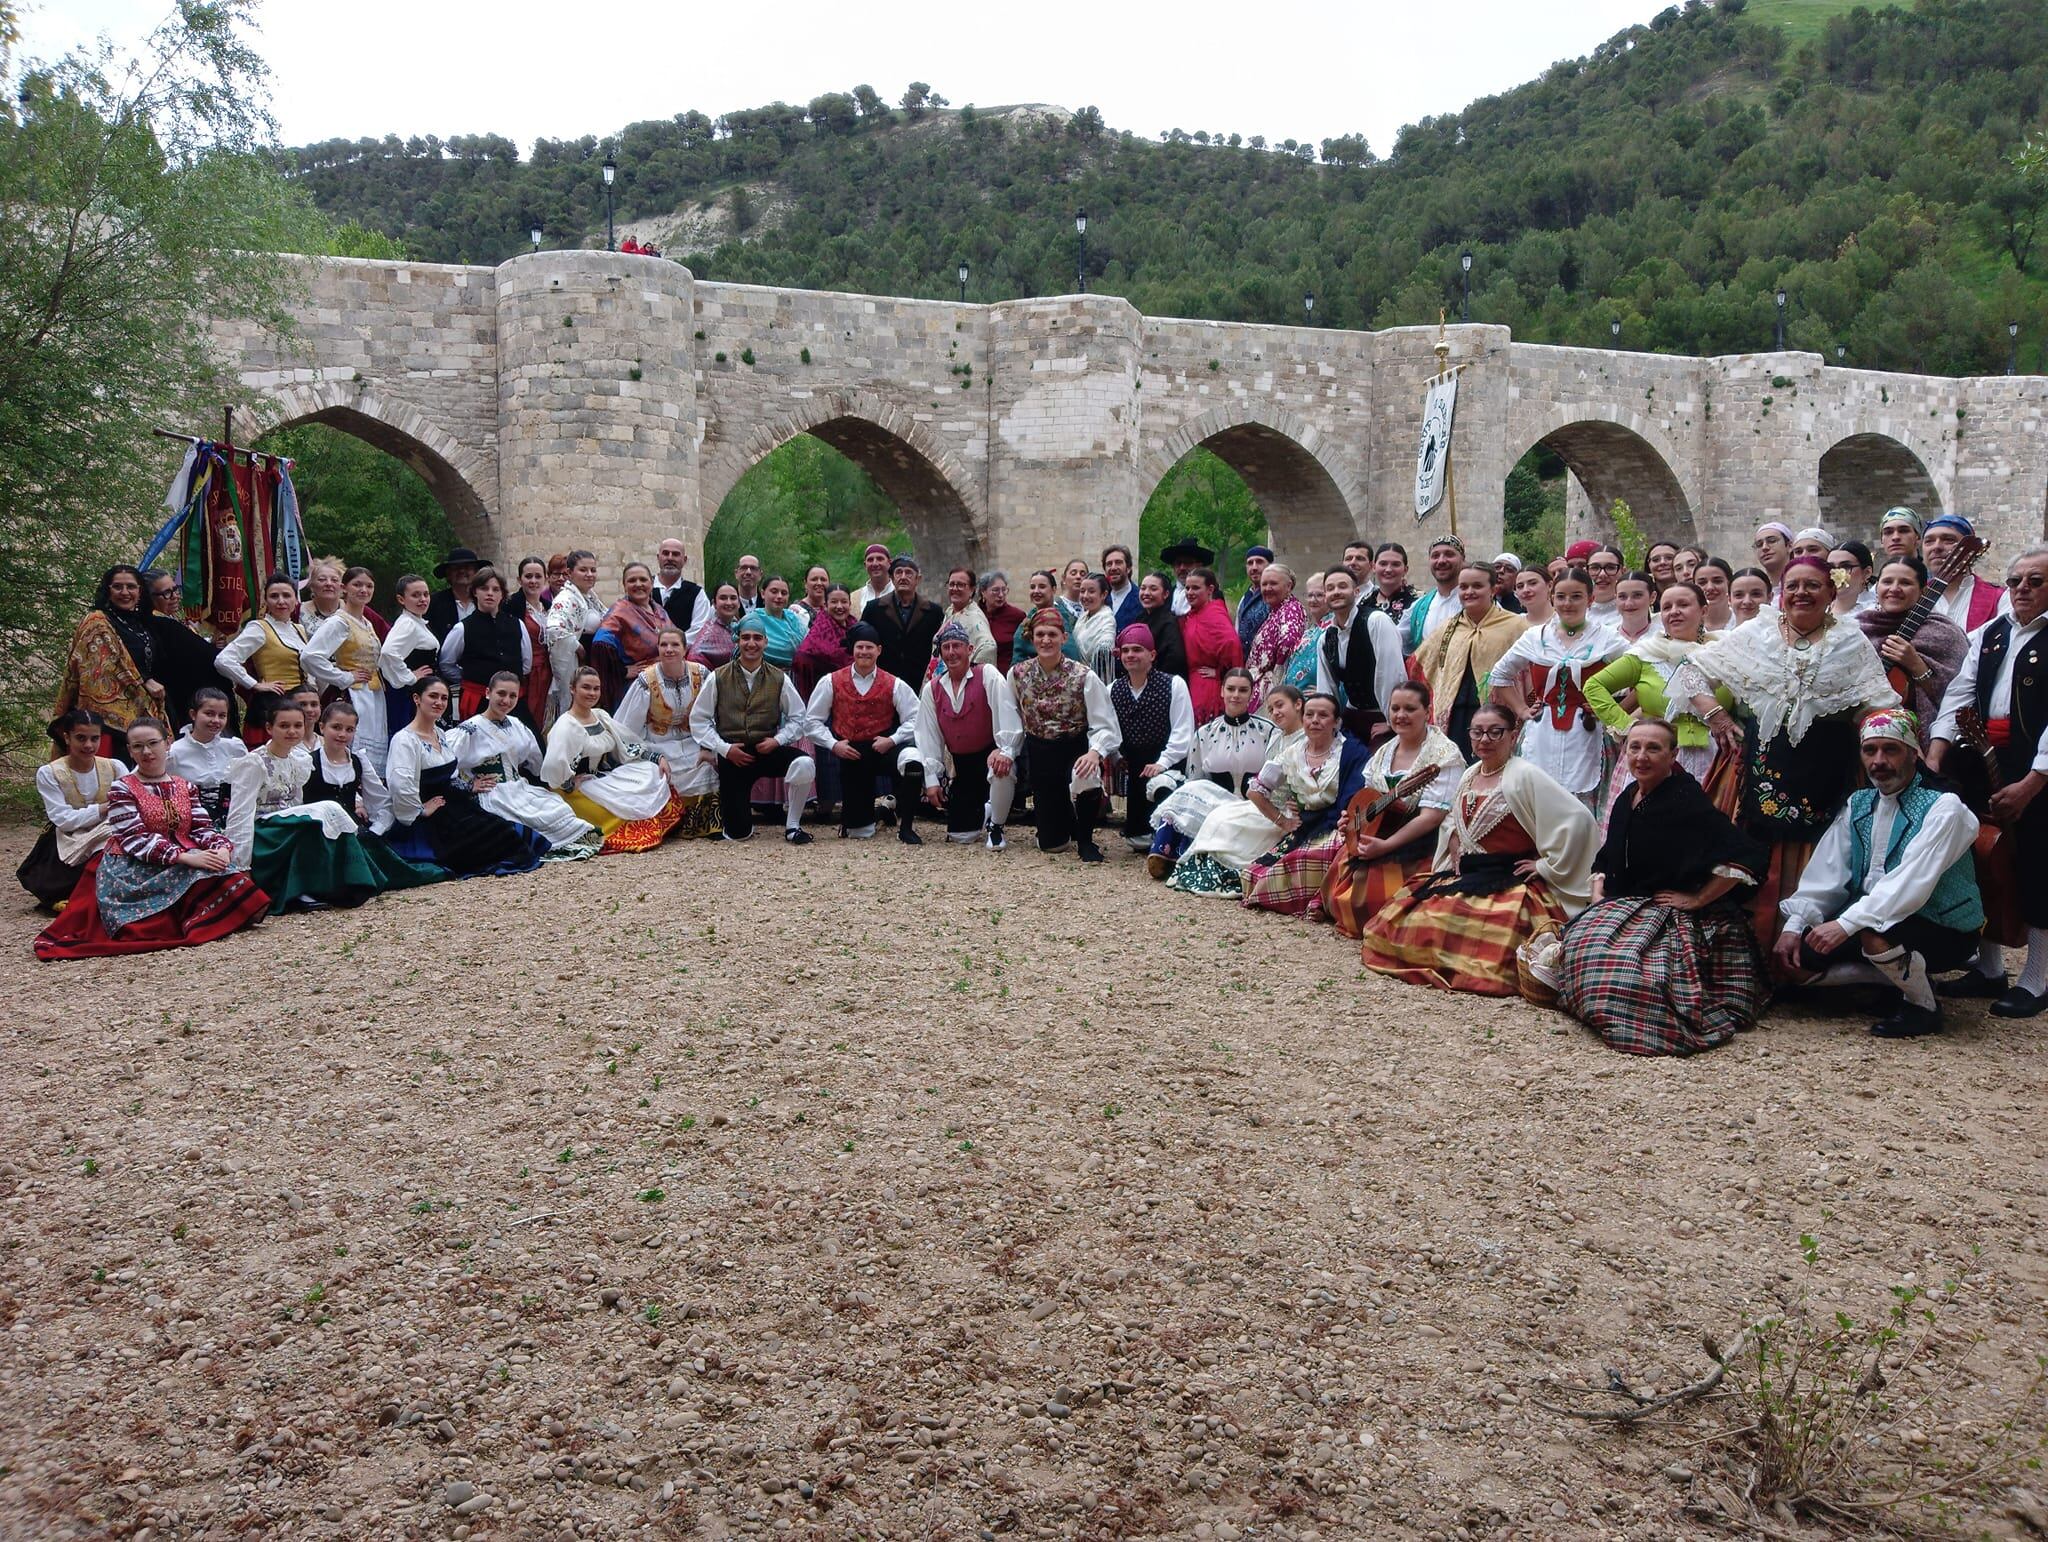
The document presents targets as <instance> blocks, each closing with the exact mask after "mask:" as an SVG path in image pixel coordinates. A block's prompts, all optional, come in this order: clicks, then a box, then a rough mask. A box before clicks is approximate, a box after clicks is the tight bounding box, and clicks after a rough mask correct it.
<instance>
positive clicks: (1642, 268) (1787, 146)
mask: <svg viewBox="0 0 2048 1542" xmlns="http://www.w3.org/2000/svg"><path fill="white" fill-rule="evenodd" d="M927 89H928V88H927ZM2044 99H2048V8H2044V7H2042V6H2040V5H2039V4H2038V3H2036V0H1923V4H1922V5H1921V6H1920V7H1919V8H1918V9H1917V10H1913V11H1903V10H1898V9H1888V10H1883V11H1876V12H1873V11H1869V10H1864V9H1853V10H1852V9H1848V8H1846V7H1845V6H1844V5H1842V4H1841V3H1839V0H1751V3H1750V4H1749V5H1748V6H1746V7H1745V6H1743V5H1742V4H1741V0H1721V4H1720V5H1718V6H1710V5H1706V4H1703V3H1695V4H1692V5H1690V6H1688V7H1687V8H1685V9H1683V10H1681V9H1679V8H1676V7H1674V8H1673V9H1671V10H1668V11H1666V12H1664V13H1662V14H1661V15H1660V16H1658V17H1657V18H1656V19H1655V20H1654V21H1652V22H1650V23H1648V24H1646V25H1643V26H1638V27H1634V28H1630V29H1629V30H1627V31H1625V32H1622V33H1619V34H1617V35H1616V36H1615V37H1614V38H1612V39H1610V40H1609V41H1608V42H1607V43H1605V44H1603V45H1602V46H1601V47H1600V48H1598V49H1596V50H1595V51H1594V52H1593V53H1592V54H1590V55H1588V56H1587V57H1586V58H1583V59H1576V60H1570V61H1565V62H1562V63H1559V64H1556V65H1553V66H1552V67H1551V68H1549V69H1548V70H1546V71H1545V72H1544V73H1543V74H1542V76H1541V77H1540V78H1538V79H1536V80H1532V81H1530V82H1529V83H1528V84H1526V85H1523V86H1521V87H1518V88H1516V89H1515V90H1513V91H1510V92H1507V93H1505V94H1504V95H1501V96H1497V97H1490V98H1486V99H1483V100H1480V101H1477V102H1474V103H1472V104H1471V105H1469V106H1468V107H1466V108H1464V109H1463V110H1462V111H1458V112H1452V113H1447V114H1445V115H1443V116H1441V117H1436V118H1429V119H1425V120H1423V121H1422V122H1421V123H1418V124H1414V125H1411V126H1410V127H1408V128H1406V129H1404V130H1402V132H1401V134H1400V135H1399V137H1398V138H1397V140H1396V142H1395V143H1394V144H1393V145H1391V146H1382V147H1377V149H1378V150H1379V151H1380V152H1382V153H1379V154H1376V153H1375V148H1376V147H1371V146H1368V145H1366V144H1365V143H1364V142H1363V141H1362V140H1360V139H1357V138H1356V137H1346V138H1343V139H1336V140H1326V141H1324V142H1323V144H1322V145H1321V146H1320V147H1314V146H1308V145H1296V144H1295V142H1294V141H1292V140H1286V141H1282V142H1281V143H1280V144H1279V145H1278V146H1272V145H1268V144H1267V143H1266V142H1265V140H1263V139H1262V138H1258V137H1256V136H1253V137H1250V138H1245V137H1241V136H1240V135H1237V134H1222V133H1213V132H1210V131H1206V130H1204V131H1199V132H1183V131H1181V130H1177V129H1176V130H1173V131H1171V132H1170V133H1169V134H1167V135H1165V136H1164V137H1163V138H1161V139H1151V138H1144V137H1140V136H1138V135H1136V134H1133V133H1130V132H1121V133H1119V132H1115V131H1112V130H1111V129H1109V128H1108V127H1107V126H1105V125H1104V124H1103V123H1102V120H1101V115H1100V114H1099V113H1098V112H1096V111H1095V110H1094V109H1092V108H1085V107H1084V108H1082V109H1080V110H1078V111H1075V112H1073V113H1066V112H1062V111H1058V110H1051V109H1043V108H1011V109H1002V110H995V109H991V110H984V111H977V110H976V109H974V108H972V107H967V108H962V109H959V110H957V111H951V110H945V109H943V108H942V107H940V106H935V105H934V103H943V100H944V99H943V98H942V97H937V96H935V95H928V96H923V97H922V98H921V97H920V93H919V92H918V91H916V90H913V91H912V92H910V93H906V101H907V104H908V105H907V106H899V107H896V108H890V107H889V106H887V105H886V104H885V103H884V102H883V101H882V99H881V98H880V97H879V96H878V95H877V94H876V93H874V92H872V91H870V90H868V89H867V88H865V87H863V88H860V89H859V90H857V91H855V92H853V93H847V94H841V93H827V94H825V95H822V96H820V97H817V98H814V99H813V100H812V101H811V102H809V103H808V104H807V105H806V106H804V107H796V106H793V105H790V104H785V103H777V104H772V105H771V106H768V107H764V108H760V109H756V110H753V111H750V112H742V113H732V114H727V115H726V116H724V117H722V118H719V119H717V120H715V121H714V120H713V119H712V118H710V117H708V116H706V115H705V114H702V113H698V112H684V113H680V114H678V115H677V116H676V117H675V118H673V119H671V120H667V121H664V122H647V123H636V124H633V125H631V126H629V127H628V128H626V129H625V130H624V131H623V132H622V133H621V134H620V135H619V136H618V137H617V140H616V141H615V142H614V141H601V140H599V139H598V138H596V137H594V136H587V137H585V138H583V139H580V140H575V141H542V142H540V143H539V144H538V145H536V147H535V150H534V154H533V155H532V157H531V158H529V159H522V158H520V156H519V155H518V152H517V148H516V146H514V145H512V144H511V142H510V141H508V140H505V139H502V138H500V137H497V136H493V135H481V136H465V137H458V138H455V139H451V140H447V141H438V140H431V139H429V140H415V141H411V142H409V143H403V142H401V141H399V140H398V139H397V138H395V137H391V138H386V139H383V140H361V141H334V142H330V143H328V144H323V145H315V146H307V147H304V148H303V149H301V150H298V151H295V152H291V160H290V164H291V166H292V167H293V175H294V176H295V178H296V180H297V181H298V182H299V183H300V184H301V185H302V186H303V187H304V188H305V189H306V191H307V192H308V193H309V194H310V195H311V196H312V198H313V199H314V200H315V201H316V202H317V203H318V204H319V205H320V206H321V207H322V208H323V209H324V210H326V211H327V212H328V213H329V214H330V215H331V216H332V217H334V218H335V219H337V220H349V221H356V222H359V223H360V224H362V225H363V226H365V227H367V228H369V229H371V230H374V231H379V232H382V233H384V234H386V235H388V236H390V237H392V238H394V239H395V240H397V241H398V242H399V243H400V244H401V245H402V246H403V247H404V248H405V249H407V250H409V251H411V252H413V253H414V254H416V255H418V256H420V257H423V258H428V259H433V260H442V261H475V262H493V261H498V260H502V259H503V258H505V257H507V256H510V255H512V254H513V253H514V252H516V251H519V250H522V249H523V248H524V246H525V243H526V232H527V230H528V228H529V225H530V224H531V222H532V221H533V220H535V219H539V220H540V221H541V222H542V224H543V226H544V228H545V231H546V234H547V240H548V242H549V244H552V245H573V244H588V243H590V242H593V241H602V239H603V229H604V205H603V190H602V186H601V182H600V179H599V177H598V175H597V163H598V162H599V161H600V160H602V159H603V156H604V154H605V152H606V149H607V148H608V147H609V148H613V149H615V150H616V153H617V158H618V165H619V175H618V186H617V189H616V192H617V198H618V214H619V217H620V220H621V221H622V228H623V229H624V230H627V231H634V232H637V233H640V234H642V235H645V236H648V237H651V238H652V239H654V240H656V241H658V242H661V243H662V244H663V247H664V250H665V251H666V252H667V253H668V255H670V256H674V257H677V258H680V259H681V260H683V261H685V262H687V263H688V264H689V265H690V266H691V267H692V268H693V269H695V270H696V271H698V272H700V273H703V274H706V275H709V276H713V277H717V278H722V279H731V280H744V281H753V282H763V283H778V284H791V285H801V286H808V287H820V288H844V289H856V290H870V291H879V292H884V293H899V294H916V295H928V296H943V295H950V294H953V293H956V292H957V290H956V285H955V279H954V267H955V264H956V262H957V261H959V260H960V259H961V258H965V259H966V260H967V261H968V263H969V264H970V267H971V277H970V283H969V294H970V296H971V297H972V298H975V299H979V300H996V299H1003V298H1009V297H1014V296H1019V295H1031V294H1045V293H1058V292H1063V291H1066V290H1070V289H1071V288H1072V287H1073V284H1074V263H1075V256H1076V252H1075V244H1076V243H1075V238H1074V231H1073V223H1072V220H1073V213H1074V211H1075V210H1076V209H1077V208H1082V207H1085V208H1086V209H1087V210H1088V212H1089V215H1090V225H1089V231H1088V241H1087V264H1088V280H1089V286H1090V287H1091V288H1092V289H1096V290H1099V291H1103V292H1109V293H1116V294H1122V295H1125V296H1128V297H1129V298H1130V299H1131V300H1132V301H1133V302H1134V303H1135V304H1137V305H1138V306H1140V307H1141V308H1142V309H1144V310H1147V311H1149V312H1153V313H1157V314H1175V315H1186V316H1198V317H1210V318H1217V319H1230V320H1263V321H1292V320H1297V319H1299V318H1300V317H1301V315H1302V296H1303V294H1304V293H1305V292H1307V291H1313V292H1314V293H1315V294H1316V296H1317V308H1316V317H1317V320H1318V321H1319V322H1321V323H1325V324H1330V325H1337V326H1348V327H1362V326H1389V325H1396V324H1402V323H1412V322H1418V321H1423V320H1428V319H1433V318H1434V316H1435V314H1436V312H1437V310H1438V308H1439V307H1443V306H1448V307H1449V308H1451V309H1452V310H1453V311H1454V312H1455V310H1456V308H1457V305H1458V300H1459V271H1458V254H1459V252H1460V250H1461V249H1463V248H1466V247H1469V248H1470V249H1471V250H1472V252H1473V254H1474V258H1475V261H1474V268H1473V274H1472V296H1471V303H1472V314H1473V316H1474V317H1475V318H1483V319H1486V320H1489V321H1501V322H1505V323H1507V324H1509V325H1510V326H1512V327H1513V328H1514V329H1515V332H1516V335H1517V336H1520V337H1523V338H1527V339H1531V340H1540V341H1551V342H1566V343H1587V344H1592V343H1598V344H1605V343H1607V342H1608V341H1609V336H1610V334H1609V322H1610V320H1611V319H1612V318H1614V317H1617V316H1618V317H1619V318H1620V319H1621V321H1622V323H1623V332H1622V341H1623V343H1624V344H1625V345H1626V346H1628V347H1631V348H1647V349H1660V350H1668V351H1678V352H1717V351H1730V350H1741V349H1748V348H1756V347H1764V346H1768V345H1769V343H1770V341H1771V333H1772V306H1771V301H1770V295H1771V292H1772V290H1773V289H1774V288H1775V287H1777V286H1778V285H1780V284H1783V285H1784V286H1785V288H1786V289H1787V290H1788V291H1789V292H1790V295H1791V306H1790V340H1791V342H1792V343H1793V344H1794V345H1795V346H1800V347H1807V348H1815V349H1821V350H1824V351H1827V352H1830V353H1832V352H1833V350H1834V349H1835V347H1836V346H1837V345H1838V344H1839V345H1841V346H1843V347H1844V348H1846V350H1847V357H1848V359H1849V360H1850V362H1852V363H1861V364H1866V365H1871V366H1879V367H1886V368H1899V369H1909V370H1924V371H1930V372H1975V371H1996V370H1999V369H2002V368H2003V367H2004V366H2005V362H2006V354H2007V341H2006V335H2005V324H2006V323H2007V322H2008V321H2010V320H2018V321H2020V322H2021V324H2022V332H2023V335H2024V336H2025V337H2026V339H2027V341H2026V345H2025V348H2024V350H2023V355H2022V361H2023V363H2025V364H2029V365H2032V364H2037V363H2038V362H2039V359H2040V354H2039V343H2038V342H2037V341H2036V339H2037V338H2038V337H2039V336H2040V334H2041V332H2042V331H2043V324H2044V321H2048V304H2044V291H2043V286H2042V283H2041V280H2040V277H2039V271H2038V270H2039V267H2040V252H2039V247H2038V243H2037V242H2036V239H2035V233H2036V232H2035V227H2036V222H2037V220H2038V218H2039V216H2040V214H2041V212H2042V209H2043V206H2044V204H2048V155H2037V156H2035V157H2033V158H2031V159H2030V158H2029V157H2027V156H2026V155H2025V154H2024V153H2023V147H2024V144H2025V141H2026V138H2027V135H2028V134H2029V132H2030V131H2032V132H2034V133H2036V134H2039V133H2041V127H2040V126H2041V123H2042V112H2043V105H2044ZM1319 152H1320V156H1321V161H1320V163H1318V159H1317V157H1318V154H1319Z"/></svg>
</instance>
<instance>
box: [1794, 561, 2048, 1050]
mask: <svg viewBox="0 0 2048 1542" xmlns="http://www.w3.org/2000/svg"><path fill="white" fill-rule="evenodd" d="M2044 561H2048V558H2044ZM1858 736H1859V738H1860V739H1861V741H1862V757H1863V771H1864V774H1865V775H1866V776H1867V777H1868V778H1869V779H1870V785H1869V786H1868V787H1860V788H1858V789H1857V790H1856V791H1855V792H1853V793H1851V794H1850V795H1849V801H1848V803H1847V804H1845V805H1844V806H1843V808H1842V811H1841V812H1840V813H1839V814H1837V815H1836V816H1835V819H1834V823H1832V824H1830V825H1829V826H1828V831H1827V834H1826V835H1824V836H1822V837H1821V841H1820V845H1819V846H1817V847H1816V848H1815V849H1814V853H1813V860H1812V861H1811V862H1809V863H1807V865H1806V869H1805V871H1804V872H1803V873H1801V874H1800V878H1799V887H1798V889H1797V890H1796V891H1795V892H1794V893H1793V894H1792V895H1791V896H1790V897H1789V898H1787V899H1785V900H1784V901H1782V902H1781V904H1780V905H1779V909H1780V910H1781V911H1783V912H1784V916H1785V930H1784V933H1783V935H1782V936H1780V937H1779V939H1778V945H1777V949H1776V953H1777V961H1778V963H1779V964H1780V965H1781V966H1782V967H1783V968H1784V969H1785V970H1786V971H1787V972H1788V973H1790V974H1792V975H1793V976H1794V977H1795V978H1798V979H1801V980H1802V981H1803V982H1804V983H1807V984H1814V983H1824V984H1861V983H1865V982H1868V981H1876V982H1878V983H1880V984H1884V985H1889V986H1892V987H1893V988H1895V989H1896V990H1897V991H1898V992H1899V1003H1898V1007H1897V1009H1896V1010H1895V1011H1894V1012H1893V1013H1892V1015H1891V1016H1890V1017H1887V1018H1885V1019H1884V1020H1883V1021H1882V1022H1878V1023H1875V1024H1873V1025H1872V1026H1871V1029H1870V1031H1871V1032H1872V1033H1873V1034H1876V1035H1877V1036H1878V1037H1879V1038H1884V1039H1912V1038H1919V1037H1920V1036H1921V1035H1923V1034H1929V1033H1939V1032H1941V1007H1940V1005H1939V1003H1938V1002H1937V1001H1936V1000H1935V997H1934V989H1933V984H1932V982H1931V981H1930V980H1929V978H1928V975H1929V972H1930V971H1935V972H1946V971H1948V970H1952V969H1960V968H1962V967H1963V966H1964V965H1965V964H1967V963H1968V962H1969V961H1970V958H1971V957H1972V955H1974V954H1975V953H1976V951H1977V946H1978V937H1979V934H1980V933H1982V931H1983V929H1984V904H1983V900H1982V898H1981V897H1980V896H1979V894H1978V891H1977V864H1976V857H1975V854H1974V852H1973V850H1972V844H1973V843H1974V842H1975V840H1976V838H1977V816H1976V815H1974V814H1972V813H1971V812H1970V811H1969V809H1968V808H1966V807H1965V806H1964V805H1963V800H1962V799H1961V798H1959V797H1957V796H1956V795H1955V794H1954V793H1952V792H1949V791H1947V790H1946V789H1945V788H1944V787H1943V786H1942V785H1941V784H1939V783H1930V782H1929V781H1928V780H1927V779H1926V777H1924V776H1923V775H1921V772H1920V720H1919V719H1918V718H1917V717H1915V716H1914V715H1913V714H1912V713H1911V712H1908V711H1906V710H1905V709H1904V708H1903V707H1899V708H1892V709H1888V710H1879V711H1877V712H1873V713H1871V714H1870V716H1868V717H1866V718H1865V719H1864V720H1863V724H1862V727H1861V728H1860V729H1859V730H1858Z"/></svg>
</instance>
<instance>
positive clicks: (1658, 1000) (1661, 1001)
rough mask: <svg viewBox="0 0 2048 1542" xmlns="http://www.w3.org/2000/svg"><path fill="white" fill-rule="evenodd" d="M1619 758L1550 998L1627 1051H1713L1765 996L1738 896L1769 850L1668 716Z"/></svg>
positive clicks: (1632, 735) (1642, 729)
mask: <svg viewBox="0 0 2048 1542" xmlns="http://www.w3.org/2000/svg"><path fill="white" fill-rule="evenodd" d="M1665 592H1666V594H1667V595H1668V594H1669V593H1670V591H1669V590H1666V591H1665ZM1622 762H1623V764H1625V765H1626V766H1627V767H1628V769H1629V776H1630V781H1629V784H1628V785H1627V786H1626V787H1624V788H1623V789H1622V791H1621V793H1620V795H1619V796H1618V797H1616V798H1615V800H1614V808H1613V811H1612V815H1611V818H1610V820H1609V822H1608V826H1607V840H1606V843H1605V844H1604V845H1602V846H1601V848H1600V851H1599V853H1598V855H1596V856H1595V857H1594V858H1593V903H1592V905H1591V906H1589V907H1588V908H1587V909H1586V910H1584V911H1582V912H1581V913H1580V914H1579V916H1578V917H1577V918H1576V919H1575V920H1574V921H1573V922H1572V923H1571V924H1570V925H1569V926H1567V927H1566V928H1565V932H1564V939H1563V943H1562V945H1561V947H1560V949H1559V956H1558V982H1557V985H1558V1005H1559V1006H1560V1007H1562V1008H1563V1009H1564V1010H1565V1011H1567V1012H1569V1013H1571V1014H1572V1016H1574V1017H1576V1018H1578V1019H1579V1020H1580V1021H1581V1022H1583V1023H1585V1024H1586V1026H1587V1027H1589V1028H1591V1029H1592V1030H1593V1031H1594V1032H1595V1033H1597V1034H1599V1035H1600V1037H1601V1038H1602V1039H1604V1040H1606V1041H1607V1043H1608V1044H1609V1045H1610V1046H1612V1047H1613V1048H1615V1049H1619V1050H1626V1051H1628V1052H1629V1053H1631V1054H1637V1055H1686V1054H1692V1053H1694V1052H1695V1051H1698V1050H1703V1049H1712V1048H1713V1047H1714V1046H1715V1045H1717V1044H1725V1043H1726V1042H1727V1041H1728V1040H1729V1039H1731V1038H1733V1037H1734V1036H1735V1035H1736V1034H1737V1033H1738V1032H1740V1031H1741V1030H1742V1029H1744V1028H1748V1027H1750V1026H1752V1025H1753V1024H1754V1023H1755V1022H1756V1020H1757V1018H1758V1016H1759V1015H1761V1013H1762V1012H1763V1009H1764V1006H1765V1004H1766V1003H1767V1002H1768V1001H1769V1000H1770V986H1769V984H1768V983H1767V982H1766V980H1765V977H1764V967H1763V959H1762V958H1761V957H1759V956H1758V954H1757V948H1756V939H1755V938H1754V937H1752V936H1751V935H1750V929H1749V919H1748V916H1747V915H1746V914H1745V913H1744V910H1743V906H1742V901H1741V894H1742V892H1743V891H1744V890H1745V889H1746V888H1747V887H1748V886H1749V885H1751V884H1753V883H1755V882H1756V880H1757V878H1758V877H1759V876H1761V874H1762V873H1763V870H1764V868H1765V865H1766V864H1767V862H1768V860H1769V859H1768V855H1767V854H1766V852H1765V850H1764V847H1763V843H1762V842H1760V841H1757V840H1755V839H1753V838H1751V837H1750V836H1747V835H1744V834H1743V833H1742V832H1741V831H1740V830H1738V829H1736V828H1735V825H1734V823H1733V821H1731V820H1730V819H1729V818H1728V816H1727V815H1726V814H1724V813H1722V812H1721V811H1720V810H1719V809H1717V808H1715V807H1714V805H1713V802H1712V800H1710V799H1709V798H1708V797H1707V794H1706V792H1705V791H1704V790H1703V789H1702V788H1701V786H1700V784H1699V783H1698V782H1696V781H1694V780H1693V778H1692V776H1691V775H1690V773H1688V772H1687V771H1686V769H1685V767H1684V766H1682V765H1680V764H1679V761H1678V732H1677V730H1676V729H1675V728H1674V727H1673V726H1672V725H1671V724H1670V723H1668V722H1665V721H1664V720H1663V719H1661V718H1647V717H1646V718H1644V719H1643V720H1642V721H1641V722H1639V723H1636V724H1634V725H1632V726H1631V727H1630V729H1629V731H1628V738H1627V740H1626V742H1625V743H1624V744H1623V746H1622Z"/></svg>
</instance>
